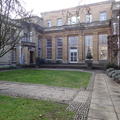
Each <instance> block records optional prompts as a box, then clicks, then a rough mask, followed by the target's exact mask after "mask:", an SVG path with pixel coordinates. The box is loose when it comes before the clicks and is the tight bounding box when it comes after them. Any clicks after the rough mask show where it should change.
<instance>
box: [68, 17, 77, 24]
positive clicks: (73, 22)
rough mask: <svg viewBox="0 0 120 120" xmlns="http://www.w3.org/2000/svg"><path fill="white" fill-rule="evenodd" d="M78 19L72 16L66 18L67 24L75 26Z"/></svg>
mask: <svg viewBox="0 0 120 120" xmlns="http://www.w3.org/2000/svg"><path fill="white" fill-rule="evenodd" d="M78 19H79V18H77V17H76V16H72V17H70V18H68V24H69V25H70V24H76V23H77V22H78Z"/></svg>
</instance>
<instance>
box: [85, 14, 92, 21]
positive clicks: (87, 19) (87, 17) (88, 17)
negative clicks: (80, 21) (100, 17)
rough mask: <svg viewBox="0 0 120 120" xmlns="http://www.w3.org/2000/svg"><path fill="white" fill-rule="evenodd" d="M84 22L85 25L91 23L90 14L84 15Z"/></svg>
mask: <svg viewBox="0 0 120 120" xmlns="http://www.w3.org/2000/svg"><path fill="white" fill-rule="evenodd" d="M86 22H87V23H90V22H92V14H87V15H86Z"/></svg>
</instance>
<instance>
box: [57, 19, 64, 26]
mask: <svg viewBox="0 0 120 120" xmlns="http://www.w3.org/2000/svg"><path fill="white" fill-rule="evenodd" d="M62 25H63V23H62V19H61V18H60V19H58V20H57V26H62Z"/></svg>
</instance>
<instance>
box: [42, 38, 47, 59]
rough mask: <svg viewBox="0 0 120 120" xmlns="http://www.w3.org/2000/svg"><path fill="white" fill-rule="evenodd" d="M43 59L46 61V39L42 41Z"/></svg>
mask: <svg viewBox="0 0 120 120" xmlns="http://www.w3.org/2000/svg"><path fill="white" fill-rule="evenodd" d="M42 58H44V59H46V39H45V38H43V39H42Z"/></svg>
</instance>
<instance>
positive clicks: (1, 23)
mask: <svg viewBox="0 0 120 120" xmlns="http://www.w3.org/2000/svg"><path fill="white" fill-rule="evenodd" d="M29 13H30V12H29ZM29 13H28V12H26V10H25V9H24V8H23V6H22V5H21V3H20V1H19V0H0V57H2V56H4V55H5V54H6V53H8V52H9V51H10V50H12V49H13V48H14V47H15V46H16V45H17V43H18V42H19V40H20V39H21V32H22V26H21V23H22V22H23V21H25V20H26V17H27V18H28V17H29V15H30V14H29Z"/></svg>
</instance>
